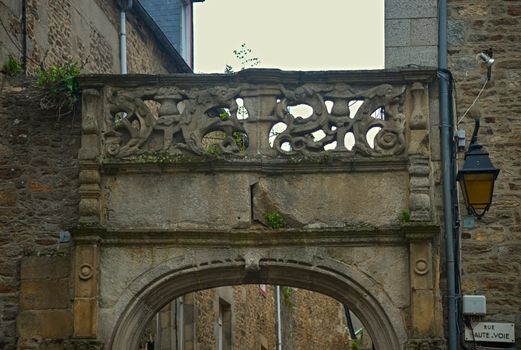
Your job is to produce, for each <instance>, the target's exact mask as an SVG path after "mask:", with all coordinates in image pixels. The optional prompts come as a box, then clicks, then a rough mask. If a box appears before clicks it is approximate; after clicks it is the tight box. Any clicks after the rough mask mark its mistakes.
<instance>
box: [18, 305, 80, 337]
mask: <svg viewBox="0 0 521 350" xmlns="http://www.w3.org/2000/svg"><path fill="white" fill-rule="evenodd" d="M17 325H18V334H19V335H20V336H21V337H25V338H31V337H41V338H44V339H67V338H68V337H70V336H71V335H72V313H71V311H70V310H40V311H23V312H21V313H20V314H19V315H18V319H17Z"/></svg>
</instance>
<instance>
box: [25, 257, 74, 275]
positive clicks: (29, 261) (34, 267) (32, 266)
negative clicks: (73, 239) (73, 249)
mask: <svg viewBox="0 0 521 350" xmlns="http://www.w3.org/2000/svg"><path fill="white" fill-rule="evenodd" d="M70 269H71V267H70V258H69V256H28V257H24V258H23V259H22V263H21V271H20V277H21V279H22V280H35V279H60V278H68V277H69V273H70Z"/></svg>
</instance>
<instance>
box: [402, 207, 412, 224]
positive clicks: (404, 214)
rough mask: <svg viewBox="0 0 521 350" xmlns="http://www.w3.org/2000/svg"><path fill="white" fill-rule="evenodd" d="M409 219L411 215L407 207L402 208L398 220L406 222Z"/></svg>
mask: <svg viewBox="0 0 521 350" xmlns="http://www.w3.org/2000/svg"><path fill="white" fill-rule="evenodd" d="M409 221H411V215H410V214H409V211H408V210H407V209H403V210H402V211H401V212H400V222H402V223H407V222H409Z"/></svg>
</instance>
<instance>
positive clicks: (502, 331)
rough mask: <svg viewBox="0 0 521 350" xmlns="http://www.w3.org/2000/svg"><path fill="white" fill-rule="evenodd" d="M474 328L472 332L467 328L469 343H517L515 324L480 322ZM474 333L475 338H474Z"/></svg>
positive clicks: (466, 336) (466, 334) (466, 337)
mask: <svg viewBox="0 0 521 350" xmlns="http://www.w3.org/2000/svg"><path fill="white" fill-rule="evenodd" d="M472 326H473V329H472V331H471V330H470V329H469V328H468V327H465V340H467V341H473V340H475V341H477V342H501V343H514V342H515V341H516V337H515V335H514V324H513V323H498V322H479V323H476V324H473V325H472ZM472 333H474V337H472Z"/></svg>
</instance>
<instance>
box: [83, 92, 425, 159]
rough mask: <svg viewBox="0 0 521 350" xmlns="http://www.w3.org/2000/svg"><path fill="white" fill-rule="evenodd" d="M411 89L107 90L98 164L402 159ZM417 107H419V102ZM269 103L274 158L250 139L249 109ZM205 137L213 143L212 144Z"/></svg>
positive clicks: (253, 119)
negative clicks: (300, 111)
mask: <svg viewBox="0 0 521 350" xmlns="http://www.w3.org/2000/svg"><path fill="white" fill-rule="evenodd" d="M408 86H409V85H407V84H403V83H401V84H376V85H372V86H371V85H349V84H346V83H335V84H326V83H304V84H300V85H287V84H281V83H278V84H257V85H255V84H245V83H244V84H228V85H216V86H213V85H212V86H208V85H207V84H202V83H200V84H191V85H190V86H189V87H178V86H163V85H153V86H142V87H107V88H106V89H105V91H104V97H105V101H106V107H105V108H104V117H103V118H102V119H103V120H102V121H101V124H103V125H102V126H101V131H100V136H101V147H102V150H101V159H102V160H103V162H109V163H110V162H111V159H112V160H117V159H119V161H121V160H123V159H135V158H139V159H141V160H143V161H147V160H153V159H154V157H163V158H165V159H169V160H177V161H179V160H183V159H185V157H193V156H196V157H207V156H215V155H218V156H226V157H233V158H241V157H242V158H245V157H246V155H248V156H252V155H254V156H255V157H263V158H284V157H293V156H295V155H297V156H302V157H306V156H322V155H325V154H329V155H333V154H334V155H335V157H340V158H342V157H348V158H352V157H387V156H399V155H402V154H404V153H405V152H406V150H407V146H408V141H407V140H406V139H407V138H408V132H407V131H408V126H407V124H408V121H409V120H411V117H410V116H408V115H410V113H411V111H410V110H407V107H406V106H407V104H406V103H405V101H406V99H407V96H408V95H410V94H407V93H406V91H407V88H408ZM412 86H413V88H411V91H412V94H413V95H414V96H417V95H418V93H417V92H415V91H416V90H417V89H418V85H417V84H413V85H412ZM420 86H422V85H421V84H420ZM414 87H416V88H414ZM422 88H423V86H422ZM243 97H244V99H245V101H246V102H247V103H246V106H240V107H239V105H238V103H237V100H238V99H240V98H243ZM416 100H421V96H417V97H416V98H415V101H416ZM254 101H258V103H257V102H254ZM266 101H267V102H269V104H270V105H271V104H273V106H274V107H273V108H271V112H269V113H271V115H268V116H262V118H263V121H268V123H271V126H272V127H273V126H274V125H275V124H283V125H284V126H285V129H284V130H282V131H276V132H275V134H274V135H272V136H274V137H273V140H272V145H271V147H272V149H273V151H268V150H265V149H264V150H256V151H250V150H248V148H249V147H250V144H249V140H250V138H251V139H252V140H257V139H258V136H257V135H253V133H255V131H256V130H255V128H259V127H261V126H260V124H259V119H258V118H259V117H258V116H256V115H251V116H250V117H248V114H251V112H252V111H250V110H247V108H248V106H252V105H262V104H265V103H267V102H266ZM297 105H306V106H308V107H310V108H311V110H312V112H311V115H310V116H309V117H306V118H304V117H300V116H296V115H294V114H293V113H294V112H293V107H295V106H297ZM355 105H356V107H355ZM414 106H415V107H414V111H413V113H416V114H418V113H419V114H418V115H420V114H421V113H420V112H417V110H420V111H421V108H420V107H418V108H420V109H418V108H417V107H416V102H415V104H414ZM250 108H251V107H250ZM416 114H415V115H416ZM422 116H423V115H422ZM87 119H89V118H87ZM89 120H90V119H89ZM91 124H92V125H95V124H93V123H90V122H89V125H91ZM89 132H90V127H89ZM215 133H217V134H215ZM250 133H252V135H251V136H250ZM262 133H266V135H263V136H262V137H264V138H266V139H268V138H269V137H270V135H269V133H268V132H267V130H264V129H263V132H262ZM348 134H349V135H348ZM209 135H214V137H213V139H214V140H213V141H212V142H211V144H209V142H208V139H207V138H208V137H209ZM215 135H217V136H215ZM346 136H349V137H351V141H347V138H346ZM348 143H349V144H348ZM258 144H263V142H260V143H258V142H257V141H256V142H254V143H253V144H252V145H251V147H259V146H258ZM185 160H186V159H185Z"/></svg>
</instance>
